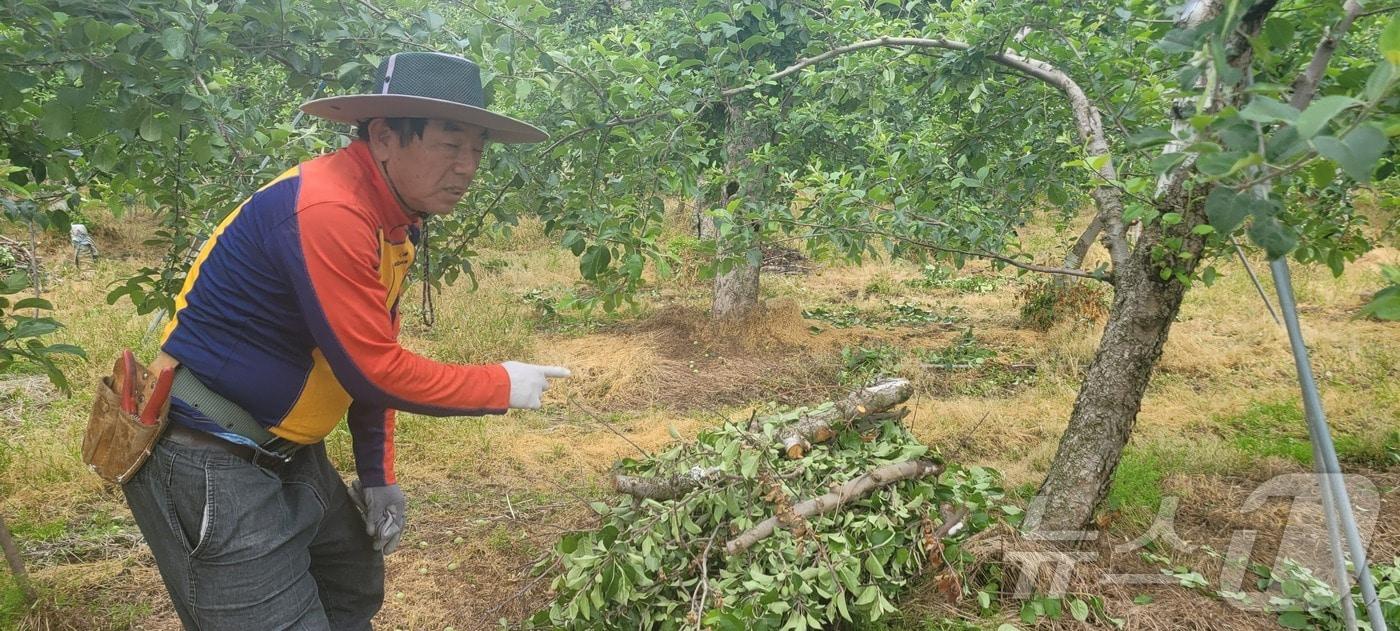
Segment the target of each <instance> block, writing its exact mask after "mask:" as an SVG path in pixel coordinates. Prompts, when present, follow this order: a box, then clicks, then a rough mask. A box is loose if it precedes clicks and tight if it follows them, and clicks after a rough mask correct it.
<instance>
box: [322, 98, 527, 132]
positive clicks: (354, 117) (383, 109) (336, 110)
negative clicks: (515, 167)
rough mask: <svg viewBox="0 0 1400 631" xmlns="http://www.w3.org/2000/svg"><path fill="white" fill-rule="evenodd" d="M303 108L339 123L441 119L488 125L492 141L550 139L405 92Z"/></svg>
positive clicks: (512, 122)
mask: <svg viewBox="0 0 1400 631" xmlns="http://www.w3.org/2000/svg"><path fill="white" fill-rule="evenodd" d="M301 111H303V112H306V113H307V114H310V115H312V116H319V117H321V118H324V119H327V120H333V121H336V122H339V123H349V124H352V125H353V124H355V123H358V122H360V121H362V120H369V119H371V118H437V119H441V120H450V121H455V122H459V123H466V124H468V125H477V126H480V127H485V128H486V130H487V132H486V137H487V138H488V139H489V140H491V142H501V143H506V144H522V143H530V142H540V141H541V140H547V139H548V138H549V134H546V133H544V131H542V130H540V128H538V127H535V126H534V125H531V124H529V123H526V122H524V121H519V120H516V119H514V118H511V117H509V116H503V115H501V114H497V113H495V112H491V111H487V110H484V109H482V108H479V107H473V106H471V105H464V104H462V103H455V102H453V101H444V100H442V99H433V98H428V97H425V96H406V95H402V94H353V95H347V96H332V97H327V98H324V99H316V100H314V101H308V102H307V103H305V104H303V105H302V106H301Z"/></svg>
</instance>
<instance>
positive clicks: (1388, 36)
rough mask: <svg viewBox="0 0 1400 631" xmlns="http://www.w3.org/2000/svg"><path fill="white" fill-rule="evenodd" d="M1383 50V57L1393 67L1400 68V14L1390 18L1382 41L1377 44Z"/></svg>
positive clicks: (1382, 32)
mask: <svg viewBox="0 0 1400 631" xmlns="http://www.w3.org/2000/svg"><path fill="white" fill-rule="evenodd" d="M1376 43H1377V45H1378V46H1379V47H1380V49H1381V56H1383V57H1385V60H1386V61H1387V62H1389V63H1390V64H1392V65H1396V66H1400V13H1395V14H1392V15H1391V16H1390V22H1388V23H1386V25H1385V30H1384V31H1381V37H1380V40H1379V41H1377V42H1376Z"/></svg>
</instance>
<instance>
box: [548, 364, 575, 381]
mask: <svg viewBox="0 0 1400 631" xmlns="http://www.w3.org/2000/svg"><path fill="white" fill-rule="evenodd" d="M540 374H541V375H544V376H546V377H549V378H551V379H563V378H564V377H568V376H569V375H571V374H573V373H571V372H569V369H568V368H565V367H563V366H540Z"/></svg>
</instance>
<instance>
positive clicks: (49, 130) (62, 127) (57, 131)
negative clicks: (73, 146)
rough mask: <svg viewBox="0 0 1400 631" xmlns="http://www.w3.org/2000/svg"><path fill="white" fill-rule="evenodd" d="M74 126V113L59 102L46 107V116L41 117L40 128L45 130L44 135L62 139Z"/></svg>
mask: <svg viewBox="0 0 1400 631" xmlns="http://www.w3.org/2000/svg"><path fill="white" fill-rule="evenodd" d="M72 128H73V113H72V112H71V111H69V110H68V108H66V107H63V106H62V105H58V104H51V105H49V106H48V107H46V108H44V116H43V117H42V118H40V119H39V129H41V130H43V132H44V136H46V137H48V138H51V139H53V140H61V139H62V138H63V137H64V136H67V135H68V132H69V131H70V130H71V129H72Z"/></svg>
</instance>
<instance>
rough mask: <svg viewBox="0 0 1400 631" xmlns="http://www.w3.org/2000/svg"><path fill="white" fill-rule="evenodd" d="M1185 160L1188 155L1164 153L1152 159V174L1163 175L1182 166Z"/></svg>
mask: <svg viewBox="0 0 1400 631" xmlns="http://www.w3.org/2000/svg"><path fill="white" fill-rule="evenodd" d="M1185 159H1186V154H1184V153H1177V152H1172V153H1164V154H1162V155H1160V156H1157V157H1155V158H1153V159H1152V164H1151V168H1152V172H1153V173H1156V174H1157V175H1161V174H1163V173H1166V172H1167V171H1170V170H1172V169H1174V168H1176V167H1177V165H1179V164H1181V163H1182V161H1183V160H1185Z"/></svg>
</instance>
